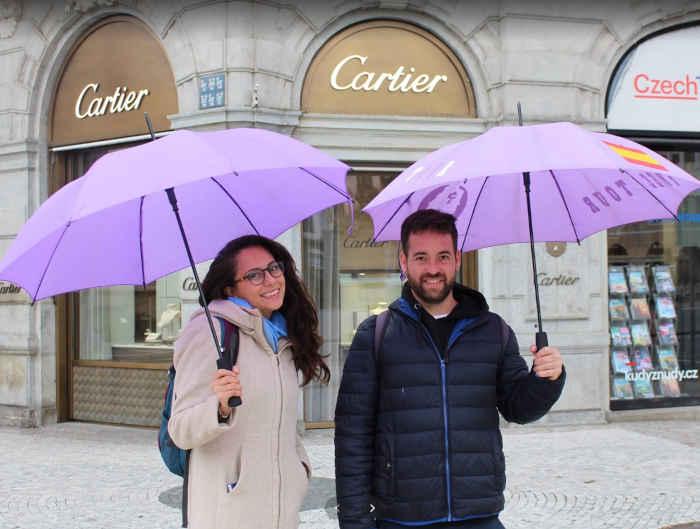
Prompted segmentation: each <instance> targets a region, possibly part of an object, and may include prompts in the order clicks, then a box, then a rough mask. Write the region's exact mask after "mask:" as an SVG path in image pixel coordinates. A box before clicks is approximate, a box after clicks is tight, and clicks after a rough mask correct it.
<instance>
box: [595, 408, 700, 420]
mask: <svg viewBox="0 0 700 529" xmlns="http://www.w3.org/2000/svg"><path fill="white" fill-rule="evenodd" d="M605 417H606V419H607V421H608V422H611V423H614V422H634V421H656V420H688V421H700V406H680V407H677V408H675V407H674V408H650V409H646V410H619V411H607V412H606V413H605Z"/></svg>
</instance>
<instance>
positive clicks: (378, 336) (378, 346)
mask: <svg viewBox="0 0 700 529" xmlns="http://www.w3.org/2000/svg"><path fill="white" fill-rule="evenodd" d="M390 317H391V311H390V310H388V309H387V310H385V311H384V312H381V313H379V315H378V316H377V320H376V323H375V326H374V347H373V349H372V355H373V356H374V362H375V363H376V364H381V362H382V357H381V351H382V341H383V340H384V333H386V328H387V324H388V323H389V318H390Z"/></svg>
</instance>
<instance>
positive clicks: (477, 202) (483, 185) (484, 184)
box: [459, 176, 491, 252]
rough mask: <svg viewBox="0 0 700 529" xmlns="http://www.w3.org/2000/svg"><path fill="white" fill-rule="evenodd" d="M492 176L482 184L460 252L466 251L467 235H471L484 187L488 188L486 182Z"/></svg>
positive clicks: (487, 178)
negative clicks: (470, 231)
mask: <svg viewBox="0 0 700 529" xmlns="http://www.w3.org/2000/svg"><path fill="white" fill-rule="evenodd" d="M489 178H491V177H490V176H487V177H486V178H485V179H484V183H483V184H481V189H479V194H478V195H477V196H476V202H474V208H473V209H472V214H471V216H470V217H469V224H467V231H465V232H464V238H463V239H462V246H460V247H459V251H460V252H463V251H464V244H465V243H466V242H467V235H469V229H470V228H471V227H472V220H474V214H475V213H476V206H478V205H479V199H480V198H481V194H482V193H483V192H484V187H486V182H488V180H489Z"/></svg>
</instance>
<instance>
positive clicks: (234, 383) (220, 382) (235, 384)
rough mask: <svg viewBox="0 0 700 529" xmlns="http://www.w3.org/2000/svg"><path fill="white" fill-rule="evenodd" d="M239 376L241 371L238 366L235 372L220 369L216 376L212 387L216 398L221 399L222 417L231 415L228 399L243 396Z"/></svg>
mask: <svg viewBox="0 0 700 529" xmlns="http://www.w3.org/2000/svg"><path fill="white" fill-rule="evenodd" d="M239 374H240V370H239V369H238V366H235V367H234V368H233V371H229V370H228V369H219V370H217V372H216V373H215V374H214V380H213V381H212V383H211V387H212V389H213V390H214V393H216V397H217V398H218V399H219V414H220V415H221V416H222V417H228V416H229V415H231V407H230V406H229V405H228V399H230V398H231V397H240V396H241V380H240V378H239Z"/></svg>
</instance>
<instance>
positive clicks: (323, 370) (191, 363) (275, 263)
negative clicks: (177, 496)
mask: <svg viewBox="0 0 700 529" xmlns="http://www.w3.org/2000/svg"><path fill="white" fill-rule="evenodd" d="M202 289H203V291H204V297H205V300H206V303H207V304H208V306H209V310H210V311H211V313H212V316H217V317H219V318H225V319H227V320H229V321H230V322H231V323H233V324H234V325H236V326H237V327H238V329H239V330H240V331H239V332H240V345H239V353H238V361H237V363H236V365H235V366H234V369H233V371H228V370H223V369H221V370H217V369H216V358H217V353H216V350H215V349H214V347H213V344H212V341H211V331H210V329H209V324H208V322H207V319H206V316H205V315H204V310H203V309H199V310H198V311H197V312H196V313H195V314H194V315H193V316H192V319H191V320H190V322H189V323H188V324H187V326H186V327H185V328H184V329H183V332H182V335H181V337H180V338H179V339H178V340H177V342H176V344H175V356H174V364H175V369H176V370H177V375H176V377H175V387H174V392H173V409H172V415H171V418H170V421H169V423H168V431H169V432H170V436H171V437H172V439H173V441H174V442H175V444H176V445H177V446H179V447H180V448H183V449H191V450H192V452H191V453H190V463H189V465H190V466H189V478H188V487H187V488H188V490H187V491H185V492H184V493H186V494H187V495H188V496H187V500H188V501H187V506H188V507H187V511H188V512H187V514H188V521H189V527H190V528H191V529H239V528H240V529H258V528H259V529H293V528H295V527H297V526H298V523H299V516H298V513H299V508H300V506H301V502H302V500H303V499H304V495H305V494H306V489H307V486H308V480H309V477H310V475H311V465H310V464H309V458H308V456H307V455H306V451H305V450H304V446H303V444H302V441H301V437H300V436H299V435H298V433H297V403H298V397H299V382H298V380H299V377H298V374H299V373H301V375H302V379H303V384H304V385H305V384H308V383H309V382H310V381H311V380H312V379H317V380H320V381H321V382H325V383H327V382H328V380H329V378H330V371H329V370H328V367H327V366H326V364H325V362H324V361H323V358H322V357H321V356H320V354H319V348H320V346H321V337H320V336H319V335H318V331H317V328H318V316H317V314H316V309H315V308H314V305H313V302H312V301H311V298H310V296H309V294H308V292H307V291H306V288H305V287H304V285H303V283H302V282H301V280H300V279H299V277H298V275H297V273H296V269H295V266H294V261H293V259H292V256H291V255H290V254H289V252H288V251H287V250H286V249H285V248H284V247H283V246H282V245H280V244H278V243H276V242H275V241H272V240H270V239H266V238H265V237H259V236H252V235H251V236H245V237H240V238H238V239H235V240H233V241H231V242H229V243H228V244H227V245H226V246H225V247H224V248H223V249H222V250H221V251H220V252H219V254H218V255H217V256H216V258H215V259H214V261H213V263H212V264H211V267H210V269H209V272H208V273H207V275H206V277H205V278H204V282H203V283H202ZM215 323H217V322H215ZM214 327H215V328H216V329H217V332H218V330H219V328H220V325H218V324H216V325H215V326H214ZM232 396H240V397H241V399H242V401H243V403H242V404H241V405H240V406H238V407H236V408H233V409H231V408H230V407H229V405H228V400H229V398H230V397H232Z"/></svg>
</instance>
